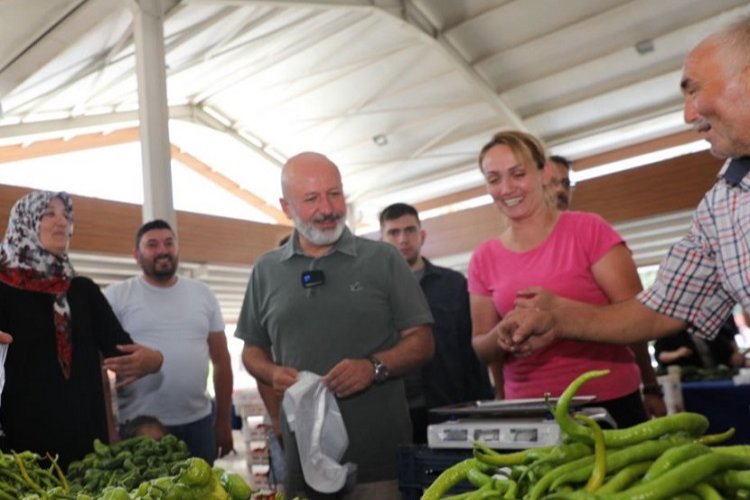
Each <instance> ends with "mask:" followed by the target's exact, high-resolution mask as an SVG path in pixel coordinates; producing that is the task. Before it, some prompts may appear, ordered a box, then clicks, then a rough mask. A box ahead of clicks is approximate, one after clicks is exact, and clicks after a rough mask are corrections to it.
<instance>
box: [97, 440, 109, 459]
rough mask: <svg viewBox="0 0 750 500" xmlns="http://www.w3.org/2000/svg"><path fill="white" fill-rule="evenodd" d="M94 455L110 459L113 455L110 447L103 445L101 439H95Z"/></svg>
mask: <svg viewBox="0 0 750 500" xmlns="http://www.w3.org/2000/svg"><path fill="white" fill-rule="evenodd" d="M94 453H96V454H97V455H99V456H102V457H108V456H109V455H110V453H111V450H110V449H109V446H107V445H106V444H104V443H102V442H101V441H100V440H99V438H95V439H94Z"/></svg>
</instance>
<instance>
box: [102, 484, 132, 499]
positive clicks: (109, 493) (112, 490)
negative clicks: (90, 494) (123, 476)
mask: <svg viewBox="0 0 750 500" xmlns="http://www.w3.org/2000/svg"><path fill="white" fill-rule="evenodd" d="M99 500H130V495H129V494H128V490H126V489H125V488H122V487H120V486H116V487H113V486H108V487H107V488H104V490H103V491H102V495H101V496H100V497H99Z"/></svg>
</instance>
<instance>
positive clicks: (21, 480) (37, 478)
mask: <svg viewBox="0 0 750 500" xmlns="http://www.w3.org/2000/svg"><path fill="white" fill-rule="evenodd" d="M45 463H51V465H50V466H49V467H46V466H45V465H44V464H45ZM68 489H69V486H68V482H67V480H66V478H65V475H64V474H63V471H62V470H61V469H60V468H59V467H58V466H57V462H56V461H55V459H53V458H52V457H46V458H45V457H42V456H40V455H38V454H36V453H32V452H30V451H24V452H22V453H12V454H11V453H7V454H6V453H0V500H14V499H16V498H24V497H26V496H27V495H34V494H45V495H47V494H49V495H57V494H60V495H62V494H65V493H67V491H68Z"/></svg>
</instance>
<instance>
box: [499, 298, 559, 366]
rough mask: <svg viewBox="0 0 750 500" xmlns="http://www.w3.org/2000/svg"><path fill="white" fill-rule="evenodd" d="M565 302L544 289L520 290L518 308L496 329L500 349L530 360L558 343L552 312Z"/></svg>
mask: <svg viewBox="0 0 750 500" xmlns="http://www.w3.org/2000/svg"><path fill="white" fill-rule="evenodd" d="M560 300H562V299H560V298H559V297H557V296H556V295H553V294H552V293H551V292H549V291H547V290H546V289H544V288H542V287H538V286H537V287H530V288H526V289H524V290H519V291H518V292H517V293H516V299H515V301H514V305H515V308H514V309H513V310H512V311H511V312H509V313H508V314H506V315H505V317H504V318H503V319H502V320H501V321H500V322H499V323H498V324H497V325H496V326H495V327H494V328H493V329H492V330H490V332H489V333H490V334H491V335H494V336H495V337H496V338H497V344H498V346H499V347H500V348H501V349H503V350H504V351H507V352H509V353H512V354H513V355H515V356H518V357H526V356H529V355H531V354H532V353H533V352H534V351H537V350H539V349H541V348H544V347H546V346H548V345H550V344H551V343H552V342H554V341H555V340H556V336H555V329H554V320H553V317H552V314H551V312H550V311H551V310H552V309H553V308H554V307H556V306H557V304H558V302H559V301H560Z"/></svg>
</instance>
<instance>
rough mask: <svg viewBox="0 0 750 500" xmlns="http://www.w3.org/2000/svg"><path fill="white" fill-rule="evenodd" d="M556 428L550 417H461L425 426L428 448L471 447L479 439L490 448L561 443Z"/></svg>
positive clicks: (528, 446)
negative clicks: (527, 418)
mask: <svg viewBox="0 0 750 500" xmlns="http://www.w3.org/2000/svg"><path fill="white" fill-rule="evenodd" d="M561 439H562V435H561V432H560V427H559V426H558V425H557V422H555V421H554V420H541V419H529V420H522V419H505V420H501V419H484V418H477V419H461V420H450V421H448V422H442V423H439V424H432V425H429V426H428V427H427V445H428V446H429V447H430V448H471V447H473V446H474V441H481V442H483V443H485V444H487V445H488V446H490V447H491V448H498V449H508V450H516V449H526V448H536V447H539V446H548V445H555V444H559V443H560V442H561Z"/></svg>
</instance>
